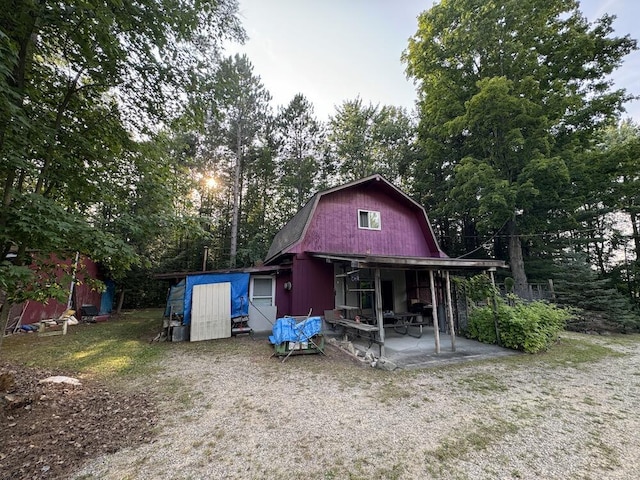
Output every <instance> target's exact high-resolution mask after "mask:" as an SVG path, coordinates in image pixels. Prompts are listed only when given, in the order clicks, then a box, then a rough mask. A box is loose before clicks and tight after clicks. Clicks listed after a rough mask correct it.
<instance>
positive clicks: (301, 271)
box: [278, 254, 334, 315]
mask: <svg viewBox="0 0 640 480" xmlns="http://www.w3.org/2000/svg"><path fill="white" fill-rule="evenodd" d="M291 283H292V285H293V287H292V289H291V291H292V293H293V295H292V297H291V300H292V301H291V315H307V314H308V313H309V309H312V315H323V314H324V311H325V310H330V309H332V308H334V292H333V265H332V264H330V263H326V262H324V261H323V260H318V259H314V258H311V257H308V256H307V255H305V254H299V255H297V256H296V258H295V261H294V263H293V271H292V281H291ZM279 311H280V309H279V307H278V312H279Z"/></svg>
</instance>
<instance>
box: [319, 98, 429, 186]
mask: <svg viewBox="0 0 640 480" xmlns="http://www.w3.org/2000/svg"><path fill="white" fill-rule="evenodd" d="M415 134H416V126H415V121H414V119H412V118H411V117H409V116H408V115H407V114H406V112H405V111H404V110H403V109H401V108H397V107H393V106H382V107H380V106H377V105H373V104H369V105H364V104H363V102H362V100H361V99H360V98H356V99H355V100H347V101H345V102H343V104H342V105H340V106H338V107H337V109H336V114H335V115H334V116H333V117H332V118H331V119H330V120H329V127H328V133H327V150H328V155H327V159H326V161H327V162H329V164H330V166H329V167H328V169H329V170H330V171H332V172H335V173H337V176H338V178H339V179H340V180H341V181H345V182H346V181H352V180H356V179H359V178H363V177H366V176H368V175H371V174H374V173H380V174H382V175H384V176H385V177H386V178H387V179H389V180H391V181H393V182H396V183H399V184H401V183H402V179H403V178H405V177H406V172H407V171H408V169H409V166H410V165H411V164H412V163H413V162H414V161H415V160H416V159H417V157H418V155H417V153H416V147H415V141H414V138H415Z"/></svg>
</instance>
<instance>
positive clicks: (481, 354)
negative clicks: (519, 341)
mask: <svg viewBox="0 0 640 480" xmlns="http://www.w3.org/2000/svg"><path fill="white" fill-rule="evenodd" d="M411 333H413V334H414V335H418V334H419V332H418V330H417V329H413V330H412V332H411ZM352 343H353V345H354V347H356V348H357V349H358V350H360V351H362V352H371V353H372V354H373V355H374V356H376V357H378V356H380V348H379V346H378V345H375V344H374V345H371V346H369V345H368V342H367V341H366V340H364V339H360V338H358V339H355V340H353V341H352ZM455 344H456V350H455V351H452V350H451V336H450V335H447V334H444V333H440V353H439V354H437V353H435V350H436V349H435V339H434V335H433V328H432V327H430V328H424V329H423V332H422V336H421V337H420V338H416V337H414V336H411V335H408V334H404V335H403V334H400V333H397V332H395V331H394V330H393V328H385V342H384V355H383V357H382V358H383V359H384V360H387V361H390V362H392V363H393V364H395V365H396V366H397V367H398V368H401V369H414V368H428V367H435V366H439V365H447V364H452V363H459V362H466V361H478V360H487V359H491V358H497V357H503V356H508V355H521V352H517V351H515V350H511V349H508V348H502V347H499V346H497V345H488V344H486V343H480V342H477V341H475V340H469V339H467V338H464V337H456V338H455Z"/></svg>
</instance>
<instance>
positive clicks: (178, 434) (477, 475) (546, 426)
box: [75, 334, 640, 480]
mask: <svg viewBox="0 0 640 480" xmlns="http://www.w3.org/2000/svg"><path fill="white" fill-rule="evenodd" d="M565 338H568V340H566V341H567V342H570V341H571V340H570V339H571V338H581V339H585V341H587V342H591V343H596V344H601V345H604V346H607V347H608V348H611V349H613V350H615V351H616V352H618V353H619V354H621V355H619V356H608V357H605V358H604V359H602V360H599V361H597V362H591V363H578V362H564V363H560V362H557V361H556V362H555V363H554V362H550V361H545V359H544V357H537V356H519V357H517V358H514V357H509V358H506V359H500V360H496V361H491V362H482V363H467V364H464V365H457V366H447V367H442V368H432V369H429V370H419V371H403V372H400V371H395V372H385V371H380V370H375V369H371V368H365V367H362V366H360V365H356V364H355V363H354V362H353V361H351V360H350V359H349V358H348V357H347V356H345V354H344V353H342V352H340V351H338V350H337V349H335V348H334V347H330V348H327V353H328V355H327V356H325V357H323V356H317V355H309V356H297V357H291V358H289V359H288V360H287V361H286V362H285V363H281V362H279V361H278V360H277V359H275V358H269V355H270V352H271V349H270V347H269V346H268V345H267V344H266V343H265V342H258V341H252V340H251V339H248V338H245V339H232V340H229V341H227V340H225V341H218V342H206V345H205V344H200V345H196V344H172V345H168V346H167V348H169V349H171V354H170V356H169V358H168V359H167V360H166V363H165V365H164V371H163V373H162V374H158V375H157V376H156V377H154V378H147V379H145V380H144V381H143V382H142V383H141V384H140V385H138V386H137V387H136V388H146V389H150V390H153V391H156V392H157V391H160V392H164V395H165V397H166V398H167V400H166V401H165V402H163V404H162V405H161V407H160V408H161V410H162V412H163V413H162V414H161V418H159V419H158V420H157V423H158V428H159V431H158V433H157V436H156V437H155V440H154V441H153V442H152V443H148V444H144V445H142V446H139V447H137V448H135V449H125V450H123V451H120V452H118V453H116V454H112V455H106V456H103V457H100V458H98V459H97V460H95V461H93V462H92V463H91V464H89V465H87V466H86V467H85V468H84V470H82V471H81V472H79V473H78V474H77V476H76V477H75V478H77V479H84V480H86V479H98V478H99V479H125V478H126V479H157V478H171V479H204V478H215V479H217V478H220V479H222V478H224V479H228V478H231V479H233V478H235V479H263V478H264V479H299V478H302V477H305V478H312V479H343V478H345V479H346V478H349V479H358V478H361V479H375V478H379V479H392V478H396V479H425V478H442V479H512V478H513V479H540V478H543V479H584V480H586V479H637V478H638V475H639V474H638V472H640V454H639V451H640V420H639V419H638V411H639V407H640V341H639V338H638V337H634V340H633V341H629V340H624V341H623V340H620V341H618V340H616V339H614V338H607V337H587V336H579V335H577V334H565ZM194 345H195V346H194Z"/></svg>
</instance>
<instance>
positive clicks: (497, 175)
mask: <svg viewBox="0 0 640 480" xmlns="http://www.w3.org/2000/svg"><path fill="white" fill-rule="evenodd" d="M612 21H613V18H612V17H610V16H607V15H605V16H603V17H602V18H600V19H598V20H596V21H595V22H594V23H593V24H590V23H589V22H588V21H587V20H586V18H585V17H583V16H582V14H581V13H580V11H579V10H578V3H577V2H575V1H573V0H548V1H540V0H505V1H502V2H486V1H483V0H447V1H442V2H439V3H436V4H435V5H433V6H432V7H431V8H429V9H428V10H426V11H425V12H423V13H422V14H421V15H420V16H419V19H418V29H417V32H416V34H415V35H414V36H413V37H412V38H411V39H410V40H409V45H408V48H407V50H406V51H405V53H404V55H403V60H404V61H405V62H406V64H407V72H408V74H409V75H410V76H411V77H413V78H414V79H415V80H416V81H417V82H418V85H419V90H420V97H419V105H420V126H419V129H418V132H419V138H420V142H421V143H422V147H423V151H424V156H423V158H421V159H419V161H417V162H416V163H415V164H414V168H412V176H413V179H414V191H416V192H417V193H419V198H420V201H422V202H423V203H424V204H425V206H427V209H428V211H429V213H430V215H431V218H432V220H433V221H434V223H435V227H436V232H437V233H438V234H439V235H440V237H441V238H442V239H443V242H444V243H443V246H444V247H445V249H447V250H448V251H449V252H455V251H456V250H453V249H458V251H460V253H466V252H468V251H471V250H475V249H477V248H478V247H480V246H481V245H482V243H483V238H489V237H491V238H494V253H495V254H496V255H504V254H505V253H508V255H509V257H510V258H509V259H510V263H511V267H512V270H513V277H514V279H515V280H516V285H515V286H516V289H518V290H519V289H520V284H522V283H523V282H525V283H526V275H525V271H524V263H523V261H522V258H521V252H522V253H523V254H524V255H525V256H527V255H529V256H535V255H537V257H538V258H539V259H543V258H548V257H549V254H550V252H549V251H548V250H555V249H557V248H562V246H563V245H560V242H558V245H553V246H552V247H551V248H550V247H549V241H548V240H547V241H545V242H535V240H525V239H527V235H532V236H533V238H538V237H539V236H540V235H542V234H545V233H547V234H548V235H549V236H550V237H552V236H553V235H557V232H558V231H566V230H569V229H574V228H575V226H576V224H575V221H574V218H572V216H573V215H574V214H576V212H578V211H579V209H580V208H581V205H579V204H577V203H576V198H577V195H576V192H575V191H572V189H573V188H574V187H575V185H576V184H578V183H579V181H580V180H582V178H578V177H577V176H576V175H575V173H576V172H575V170H576V168H577V165H578V164H581V163H582V162H586V159H582V158H581V157H582V156H583V153H584V149H585V148H586V147H588V146H589V142H590V141H591V140H592V139H593V135H594V131H596V130H597V129H598V128H601V127H603V126H606V125H608V124H609V123H610V122H612V120H614V119H615V118H616V115H618V114H619V112H620V110H621V107H622V104H623V102H624V101H626V100H628V99H629V95H628V94H627V93H626V92H624V91H623V90H613V89H611V83H610V82H609V80H608V75H609V74H610V73H611V72H612V71H613V70H614V69H615V68H617V67H618V66H619V65H620V63H621V62H622V59H623V58H624V57H625V55H627V54H628V53H630V52H631V51H632V50H634V49H635V48H636V41H635V40H632V39H631V38H630V37H629V36H625V37H614V36H613V35H612V34H613V29H612ZM636 190H637V189H636ZM584 191H588V188H586V187H585V189H584ZM505 227H506V228H505ZM502 238H507V240H508V241H505V240H502ZM545 240H546V239H545ZM448 244H450V245H451V247H452V249H449V247H448ZM524 260H525V262H526V260H528V259H527V258H525V259H524Z"/></svg>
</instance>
